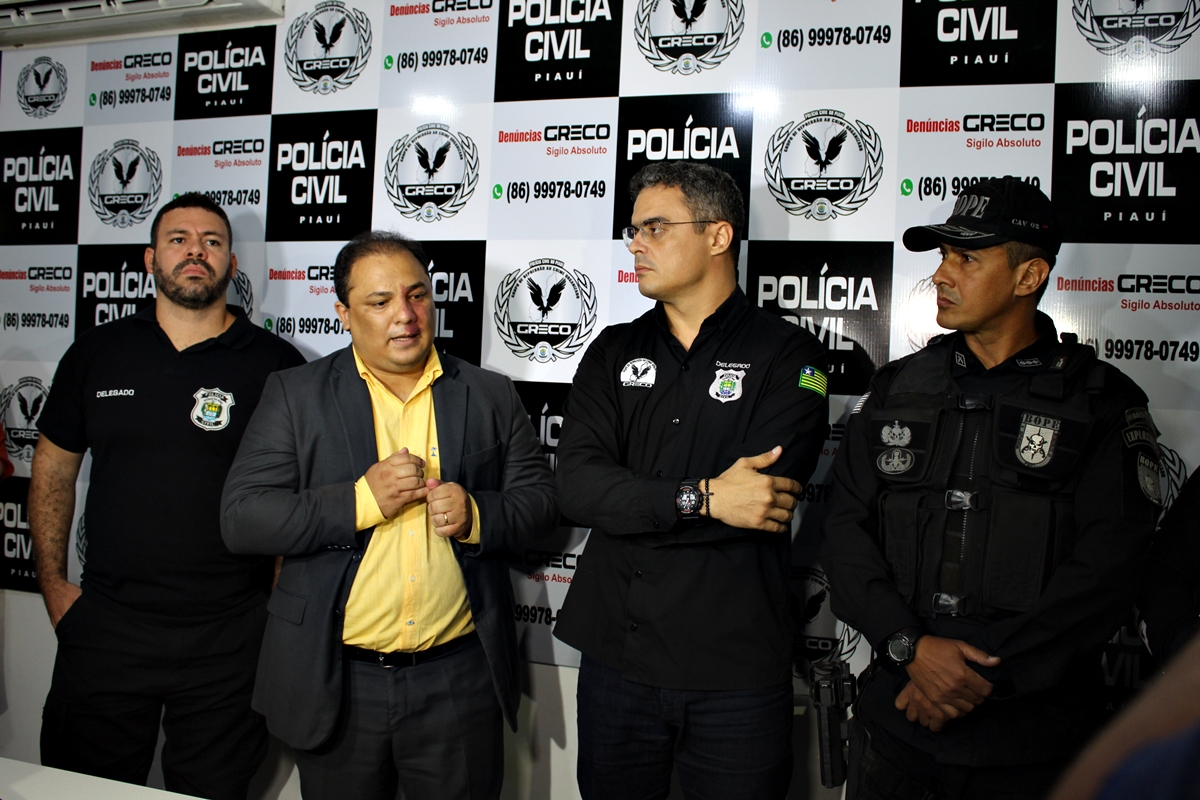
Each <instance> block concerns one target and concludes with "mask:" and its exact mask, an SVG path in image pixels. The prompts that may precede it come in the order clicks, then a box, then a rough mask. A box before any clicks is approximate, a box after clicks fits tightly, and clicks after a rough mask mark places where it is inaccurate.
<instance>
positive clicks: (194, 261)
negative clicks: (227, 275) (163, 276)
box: [171, 258, 217, 278]
mask: <svg viewBox="0 0 1200 800" xmlns="http://www.w3.org/2000/svg"><path fill="white" fill-rule="evenodd" d="M191 266H196V267H204V270H205V271H206V272H207V273H208V275H209V277H210V278H211V277H216V274H217V271H216V270H215V269H213V268H212V265H211V264H209V263H208V262H207V261H205V260H204V259H203V258H187V259H184V260H183V261H180V262H179V263H178V264H176V265H175V269H173V270H171V275H172V276H173V277H176V278H178V277H179V273H181V272H183V270H184V268H185V267H191Z"/></svg>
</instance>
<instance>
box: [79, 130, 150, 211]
mask: <svg viewBox="0 0 1200 800" xmlns="http://www.w3.org/2000/svg"><path fill="white" fill-rule="evenodd" d="M161 192H162V162H161V161H160V160H159V158H158V153H155V152H154V151H153V150H151V149H150V148H148V147H143V146H142V145H140V144H139V143H138V141H137V140H136V139H121V140H119V141H116V142H113V145H112V147H110V148H109V149H107V150H102V151H101V152H100V154H99V155H97V156H96V158H95V159H94V160H93V161H92V169H91V171H90V172H89V173H88V200H89V201H90V202H91V204H92V210H93V211H95V212H96V216H97V217H99V218H100V221H101V222H103V223H105V224H106V225H112V226H113V227H115V228H129V227H132V226H133V225H136V224H138V223H140V222H144V221H145V220H146V218H147V217H148V216H150V212H151V211H153V210H154V206H155V205H157V204H158V197H159V194H160V193H161Z"/></svg>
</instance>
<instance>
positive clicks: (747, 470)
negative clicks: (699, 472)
mask: <svg viewBox="0 0 1200 800" xmlns="http://www.w3.org/2000/svg"><path fill="white" fill-rule="evenodd" d="M781 455H783V448H782V447H774V448H772V449H771V450H770V452H767V453H763V454H762V455H758V456H752V457H748V458H739V459H738V460H737V461H735V462H733V466H731V467H730V468H729V469H727V470H725V471H724V472H722V473H721V475H720V477H717V478H713V479H712V480H711V481H709V488H708V490H709V491H710V492H711V493H712V497H710V498H708V499H709V515H710V516H711V517H712V518H713V519H719V520H720V521H721V522H724V523H725V524H727V525H731V526H733V527H734V528H748V529H750V530H758V531H768V532H770V533H784V532H786V531H788V530H789V524H790V523H791V521H792V512H793V511H794V510H795V508H796V505H797V503H798V501H797V500H796V497H795V495H796V493H797V492H799V491H800V490H801V489H802V488H803V487H802V486H801V485H800V484H799V483H797V482H796V481H794V480H792V479H791V478H781V477H777V476H774V475H762V474H760V473H759V470H761V469H766V468H767V467H769V466H771V465H772V464H774V463H775V462H776V461H778V460H779V457H780V456H781Z"/></svg>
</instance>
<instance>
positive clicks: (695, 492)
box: [675, 480, 704, 519]
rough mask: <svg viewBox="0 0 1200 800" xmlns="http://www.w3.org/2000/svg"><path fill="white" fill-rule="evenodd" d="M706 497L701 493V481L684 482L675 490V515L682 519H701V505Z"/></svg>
mask: <svg viewBox="0 0 1200 800" xmlns="http://www.w3.org/2000/svg"><path fill="white" fill-rule="evenodd" d="M703 502H704V496H703V495H702V494H701V493H700V481H699V480H682V481H680V482H679V488H678V489H676V490H675V515H676V516H678V517H679V518H680V519H700V505H701V503H703Z"/></svg>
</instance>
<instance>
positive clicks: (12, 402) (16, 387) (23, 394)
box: [0, 377, 49, 463]
mask: <svg viewBox="0 0 1200 800" xmlns="http://www.w3.org/2000/svg"><path fill="white" fill-rule="evenodd" d="M48 394H49V393H48V392H47V391H46V386H45V384H43V383H42V381H41V379H40V378H34V377H24V378H21V379H20V380H19V381H17V382H16V383H14V384H10V385H9V386H6V387H4V390H3V391H0V419H3V420H4V435H5V436H4V446H5V448H6V449H7V450H8V456H9V458H11V459H14V460H17V461H24V462H26V463H30V462H32V461H33V450H34V448H35V447H36V446H37V440H38V430H37V421H38V417H40V416H41V415H42V408H43V407H45V405H46V397H47V396H48Z"/></svg>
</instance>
